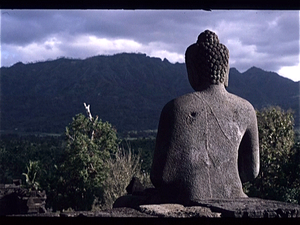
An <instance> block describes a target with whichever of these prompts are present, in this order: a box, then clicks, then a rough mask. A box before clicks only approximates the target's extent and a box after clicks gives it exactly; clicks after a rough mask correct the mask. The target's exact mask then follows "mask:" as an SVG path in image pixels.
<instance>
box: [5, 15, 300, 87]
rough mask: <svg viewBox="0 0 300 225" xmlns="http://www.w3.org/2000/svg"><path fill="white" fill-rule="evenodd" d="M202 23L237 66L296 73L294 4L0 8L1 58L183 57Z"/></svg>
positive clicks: (294, 76) (299, 70)
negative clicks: (289, 7) (285, 7)
mask: <svg viewBox="0 0 300 225" xmlns="http://www.w3.org/2000/svg"><path fill="white" fill-rule="evenodd" d="M206 29H209V30H212V31H214V32H216V33H217V35H218V36H219V40H220V42H222V43H223V44H225V45H226V46H227V47H228V49H229V51H230V66H231V67H235V68H237V69H238V70H239V71H240V72H244V71H245V70H247V69H249V68H250V67H252V66H256V67H259V68H262V69H264V70H266V71H273V72H277V73H279V74H280V75H283V76H286V77H289V78H290V79H293V80H295V81H297V80H300V75H299V74H300V64H299V45H300V44H299V40H300V39H299V11H253V10H247V11H244V10H213V11H203V10H2V11H1V66H11V65H13V64H14V63H16V62H19V61H22V62H23V63H28V62H36V61H45V60H48V59H56V58H58V57H70V58H81V59H84V58H87V57H91V56H95V55H112V54H115V53H120V52H135V53H146V54H147V55H149V56H153V57H160V58H162V59H164V58H167V59H168V60H169V61H170V62H172V63H175V62H184V53H185V50H186V48H187V47H188V46H189V45H190V44H192V43H194V42H195V41H196V39H197V36H198V35H199V33H201V32H202V31H204V30H206Z"/></svg>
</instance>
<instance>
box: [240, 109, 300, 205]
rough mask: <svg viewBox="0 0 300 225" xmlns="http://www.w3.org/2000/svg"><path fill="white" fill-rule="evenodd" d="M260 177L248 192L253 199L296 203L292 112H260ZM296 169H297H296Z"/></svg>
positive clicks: (246, 186)
mask: <svg viewBox="0 0 300 225" xmlns="http://www.w3.org/2000/svg"><path fill="white" fill-rule="evenodd" d="M257 123H258V131H259V144H260V165H261V166H260V173H259V175H258V177H257V178H256V179H255V180H254V181H253V182H252V183H246V184H245V187H244V190H245V192H246V193H247V194H248V195H249V196H255V197H260V198H265V199H273V200H280V201H290V202H291V201H292V202H295V199H294V198H295V197H296V195H297V193H298V191H297V190H296V189H295V185H296V183H295V182H297V181H296V179H294V178H293V177H294V174H295V172H296V171H295V169H296V170H298V171H299V168H298V169H297V168H296V167H295V166H296V162H295V155H296V152H297V151H299V149H298V150H297V149H296V148H295V147H294V145H295V133H294V119H293V114H292V112H289V111H287V112H286V111H284V110H282V109H281V108H279V107H270V108H265V109H262V110H261V111H257ZM292 168H293V169H292Z"/></svg>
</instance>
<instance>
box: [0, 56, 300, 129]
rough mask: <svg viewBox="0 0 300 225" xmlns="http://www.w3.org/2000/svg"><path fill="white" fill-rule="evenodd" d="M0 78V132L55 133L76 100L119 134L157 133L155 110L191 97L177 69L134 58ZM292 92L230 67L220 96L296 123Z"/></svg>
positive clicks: (284, 82)
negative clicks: (283, 113) (290, 113)
mask: <svg viewBox="0 0 300 225" xmlns="http://www.w3.org/2000/svg"><path fill="white" fill-rule="evenodd" d="M0 74H1V103H0V107H1V112H0V115H1V124H0V128H1V130H2V131H3V130H5V131H14V130H18V131H22V132H47V133H63V132H64V130H65V127H66V126H67V125H68V123H70V122H71V120H72V117H74V116H75V115H76V114H78V113H85V109H84V107H83V102H86V103H87V104H90V105H91V111H92V114H93V115H94V116H96V115H98V116H99V117H100V118H101V119H102V120H103V121H109V122H110V123H112V124H113V126H115V127H116V129H117V130H118V131H119V132H123V131H130V130H149V129H157V125H158V120H159V115H160V111H161V109H162V107H163V106H164V105H165V104H166V103H167V102H168V101H170V100H171V99H173V98H176V97H178V96H180V95H183V94H185V93H189V92H192V91H193V90H192V88H191V87H190V85H189V82H188V79H187V72H186V68H185V64H183V63H176V64H172V63H170V62H168V61H167V60H161V59H159V58H151V57H148V56H146V55H145V54H134V53H122V54H117V55H113V56H95V57H91V58H88V59H85V60H78V59H66V58H60V59H57V60H52V61H46V62H37V63H30V64H23V63H17V64H15V65H13V66H11V67H2V68H1V70H0ZM299 86H300V82H293V81H292V80H289V79H287V78H283V77H281V76H279V75H278V74H276V73H274V72H267V71H263V70H261V69H259V68H256V67H252V68H250V69H249V70H247V71H246V72H244V73H240V72H239V71H237V70H236V69H235V68H231V70H230V75H229V87H228V91H229V92H231V93H234V94H236V95H239V96H241V97H243V98H245V99H247V100H248V101H250V102H251V103H252V104H253V106H254V107H255V108H257V109H260V108H262V107H266V106H269V105H279V106H281V107H282V108H284V109H289V108H291V109H292V110H294V111H295V119H296V122H297V125H299V122H298V121H299V116H297V115H299V101H300V100H299V95H300V91H299Z"/></svg>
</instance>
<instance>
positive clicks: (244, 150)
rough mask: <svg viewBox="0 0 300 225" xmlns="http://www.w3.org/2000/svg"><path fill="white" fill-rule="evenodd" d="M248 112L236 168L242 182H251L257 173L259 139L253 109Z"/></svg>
mask: <svg viewBox="0 0 300 225" xmlns="http://www.w3.org/2000/svg"><path fill="white" fill-rule="evenodd" d="M248 112H249V115H248V116H249V123H248V125H247V129H246V132H245V134H244V136H243V139H242V141H241V143H240V146H239V153H238V168H239V174H240V178H241V181H242V182H247V181H251V180H253V179H254V178H255V177H257V175H258V173H259V166H260V165H259V139H258V128H257V118H256V113H255V110H254V109H253V107H251V109H250V110H249V111H248Z"/></svg>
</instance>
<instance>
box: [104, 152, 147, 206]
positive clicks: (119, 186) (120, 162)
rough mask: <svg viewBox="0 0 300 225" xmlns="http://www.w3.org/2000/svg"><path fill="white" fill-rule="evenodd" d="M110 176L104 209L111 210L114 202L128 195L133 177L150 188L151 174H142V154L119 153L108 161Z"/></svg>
mask: <svg viewBox="0 0 300 225" xmlns="http://www.w3.org/2000/svg"><path fill="white" fill-rule="evenodd" d="M107 165H108V168H109V174H108V177H107V179H106V180H105V182H104V194H103V202H102V205H101V208H102V209H110V208H112V205H113V203H114V201H115V200H116V199H117V198H118V197H120V196H122V195H124V194H126V187H127V185H128V184H129V183H130V181H131V179H132V177H133V176H135V177H138V178H139V179H140V181H141V182H142V184H143V185H144V186H149V183H151V181H150V175H149V173H148V174H146V173H142V171H141V158H140V154H134V153H133V152H132V151H131V150H130V149H129V150H125V149H122V150H120V151H118V152H117V153H116V154H115V156H114V157H113V158H110V159H109V160H108V161H107Z"/></svg>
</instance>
